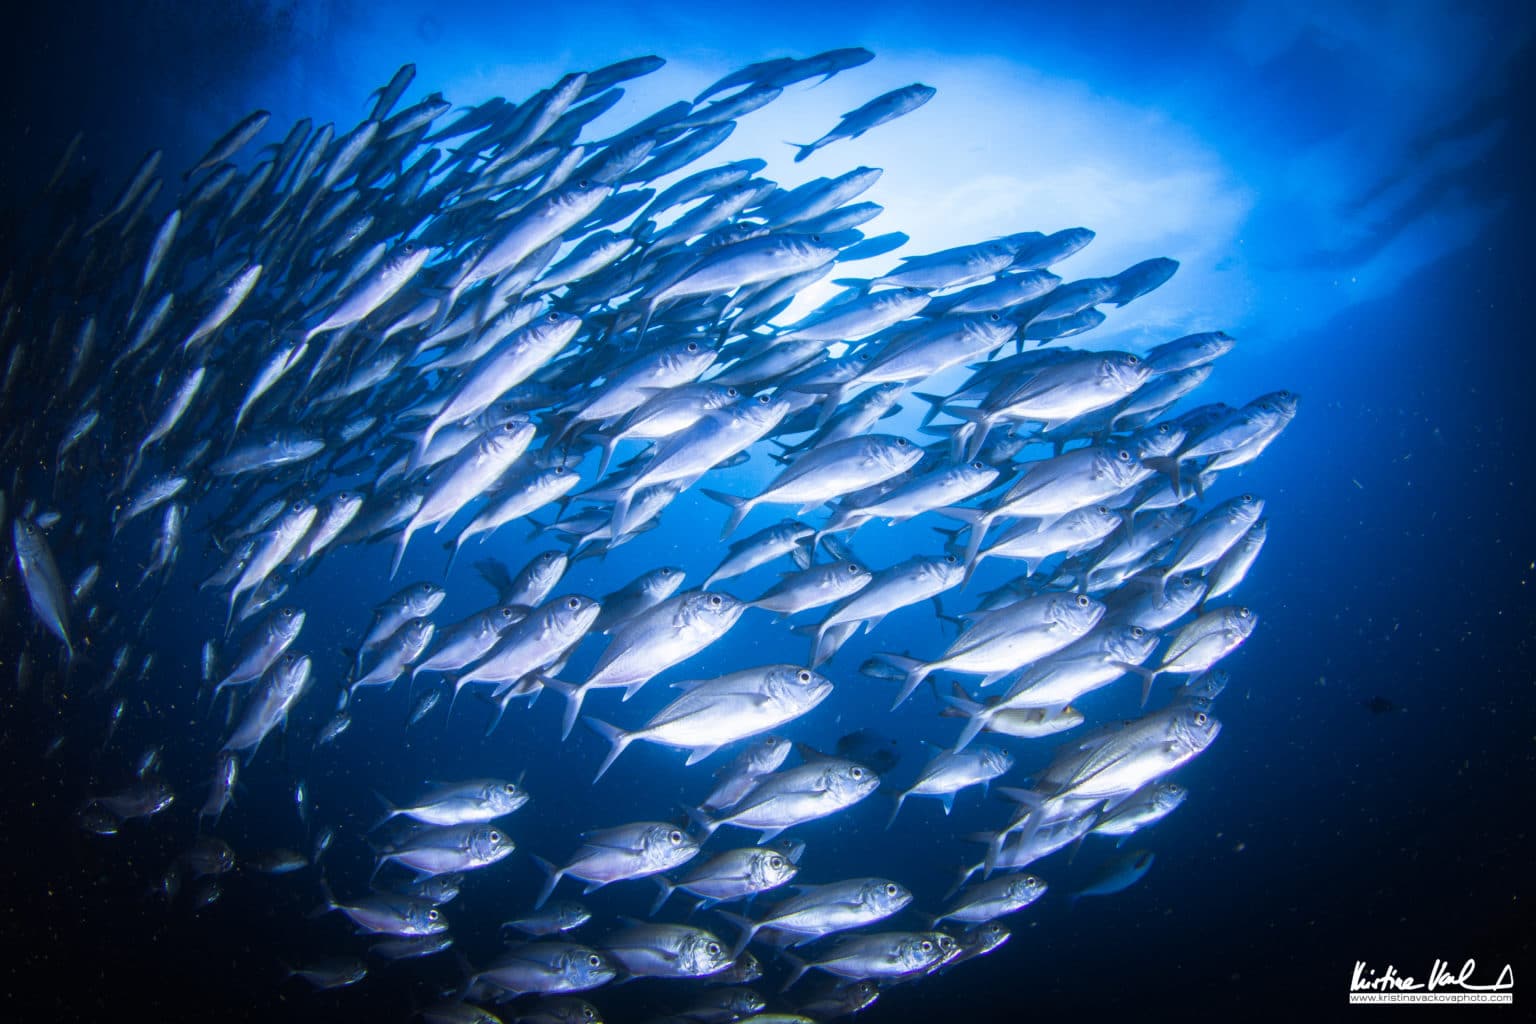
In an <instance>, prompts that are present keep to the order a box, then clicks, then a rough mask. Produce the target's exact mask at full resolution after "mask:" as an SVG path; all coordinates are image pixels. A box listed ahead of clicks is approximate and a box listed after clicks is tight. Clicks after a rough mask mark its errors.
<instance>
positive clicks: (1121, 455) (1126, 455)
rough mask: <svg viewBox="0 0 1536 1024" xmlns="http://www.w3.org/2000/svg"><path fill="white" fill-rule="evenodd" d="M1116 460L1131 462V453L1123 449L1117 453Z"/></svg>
mask: <svg viewBox="0 0 1536 1024" xmlns="http://www.w3.org/2000/svg"><path fill="white" fill-rule="evenodd" d="M1115 458H1117V459H1119V460H1120V461H1121V462H1130V461H1131V453H1130V452H1128V451H1126V450H1125V449H1124V448H1121V449H1120V450H1119V451H1118V452H1116V453H1115Z"/></svg>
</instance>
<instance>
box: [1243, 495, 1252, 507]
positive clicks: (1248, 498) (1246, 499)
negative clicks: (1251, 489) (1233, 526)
mask: <svg viewBox="0 0 1536 1024" xmlns="http://www.w3.org/2000/svg"><path fill="white" fill-rule="evenodd" d="M1252 501H1253V495H1251V494H1245V495H1243V504H1245V505H1246V504H1249V503H1251V502H1252Z"/></svg>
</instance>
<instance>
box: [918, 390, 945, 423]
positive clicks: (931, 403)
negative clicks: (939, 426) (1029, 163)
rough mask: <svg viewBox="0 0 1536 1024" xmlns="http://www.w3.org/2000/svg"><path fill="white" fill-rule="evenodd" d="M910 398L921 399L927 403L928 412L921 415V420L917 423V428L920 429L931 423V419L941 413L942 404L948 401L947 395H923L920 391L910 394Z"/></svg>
mask: <svg viewBox="0 0 1536 1024" xmlns="http://www.w3.org/2000/svg"><path fill="white" fill-rule="evenodd" d="M912 397H913V398H921V399H922V400H923V401H925V402H927V403H928V411H927V412H925V413H923V418H922V419H921V420H920V421H919V422H918V426H920V427H926V426H927V425H928V424H930V423H932V422H933V418H934V417H935V416H937V415H938V414H939V413H940V412H941V411H943V409H944V403H945V402H947V401H949V396H948V395H929V394H924V393H923V392H921V391H914V392H912Z"/></svg>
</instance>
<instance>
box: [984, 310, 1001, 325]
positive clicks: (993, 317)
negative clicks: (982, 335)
mask: <svg viewBox="0 0 1536 1024" xmlns="http://www.w3.org/2000/svg"><path fill="white" fill-rule="evenodd" d="M1002 318H1003V317H1002V314H1000V313H996V312H992V313H988V314H987V319H988V320H991V321H992V322H993V323H997V322H998V321H999V320H1001V319H1002Z"/></svg>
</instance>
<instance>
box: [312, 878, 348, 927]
mask: <svg viewBox="0 0 1536 1024" xmlns="http://www.w3.org/2000/svg"><path fill="white" fill-rule="evenodd" d="M339 909H341V906H340V904H338V903H337V902H336V894H335V893H333V892H331V883H330V882H328V881H327V880H326V877H325V876H324V875H321V876H320V905H319V906H318V907H316V908H315V909H314V910H311V911H310V912H309V915H308V919H309V920H311V921H313V920H314V919H315V918H317V917H324V916H325V915H326V914H329V913H330V912H331V911H333V910H339Z"/></svg>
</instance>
